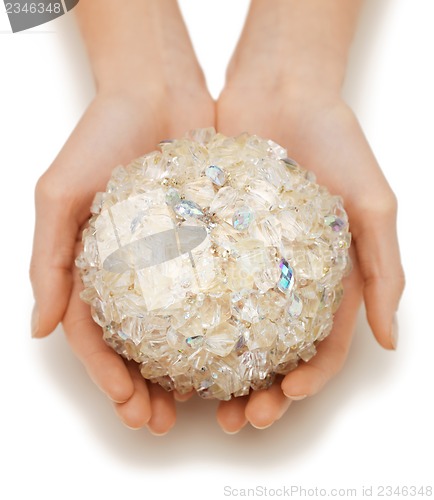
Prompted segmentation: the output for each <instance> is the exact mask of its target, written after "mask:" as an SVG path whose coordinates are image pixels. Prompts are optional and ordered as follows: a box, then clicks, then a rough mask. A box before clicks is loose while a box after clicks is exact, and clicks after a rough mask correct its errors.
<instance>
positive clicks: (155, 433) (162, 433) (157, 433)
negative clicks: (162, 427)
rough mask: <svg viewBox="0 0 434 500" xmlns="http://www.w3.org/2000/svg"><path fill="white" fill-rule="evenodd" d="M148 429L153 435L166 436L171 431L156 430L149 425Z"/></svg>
mask: <svg viewBox="0 0 434 500" xmlns="http://www.w3.org/2000/svg"><path fill="white" fill-rule="evenodd" d="M148 431H149V432H150V433H151V434H152V435H153V436H158V437H160V436H165V435H166V434H167V433H168V432H169V431H166V432H155V431H152V430H151V429H150V428H149V427H148Z"/></svg>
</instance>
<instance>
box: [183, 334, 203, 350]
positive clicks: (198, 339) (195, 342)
mask: <svg viewBox="0 0 434 500" xmlns="http://www.w3.org/2000/svg"><path fill="white" fill-rule="evenodd" d="M185 342H186V344H187V345H188V346H189V347H191V348H192V349H197V348H198V347H201V345H202V344H203V336H202V335H194V336H193V337H188V338H186V339H185Z"/></svg>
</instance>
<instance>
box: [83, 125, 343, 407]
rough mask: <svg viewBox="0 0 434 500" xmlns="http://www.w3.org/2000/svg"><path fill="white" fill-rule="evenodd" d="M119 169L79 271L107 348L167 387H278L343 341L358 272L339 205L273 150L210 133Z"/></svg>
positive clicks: (244, 390) (223, 393)
mask: <svg viewBox="0 0 434 500" xmlns="http://www.w3.org/2000/svg"><path fill="white" fill-rule="evenodd" d="M159 148H160V149H159V150H158V151H154V152H152V153H149V154H146V155H145V156H142V157H140V158H138V159H136V160H134V161H133V162H132V163H131V164H129V165H128V166H127V167H122V166H119V167H117V168H116V169H115V170H114V171H113V174H112V177H111V179H110V181H109V183H108V185H107V190H106V192H104V193H98V194H97V195H96V197H95V200H94V202H93V205H92V207H91V212H92V216H91V218H90V221H89V225H88V227H87V228H86V229H85V230H84V232H83V244H84V250H83V251H82V253H81V254H80V255H79V256H78V258H77V260H76V265H77V266H78V268H79V271H80V275H81V278H82V281H83V284H84V290H83V292H82V293H81V297H82V299H83V300H84V301H85V302H87V303H88V304H90V307H91V312H92V316H93V318H94V320H95V321H96V323H98V324H99V325H100V326H101V327H102V330H103V338H104V340H105V341H106V342H107V344H108V345H110V346H111V347H112V348H113V349H114V350H115V351H116V352H118V353H119V354H120V355H122V356H124V357H125V358H127V359H129V360H131V359H132V360H134V361H136V362H137V363H139V364H140V371H141V373H142V375H143V377H144V378H146V379H149V380H151V381H152V382H157V383H159V384H160V385H161V386H163V387H164V388H165V389H167V390H173V389H176V390H177V391H179V392H180V393H187V392H189V391H191V390H192V389H195V390H196V391H197V393H198V394H199V395H200V396H202V397H204V398H217V399H222V400H228V399H230V398H231V397H232V396H243V395H246V394H248V393H249V391H250V390H251V389H253V390H256V389H264V388H267V387H269V386H270V385H271V383H272V382H273V380H274V377H275V376H276V375H277V374H282V375H284V374H287V373H288V372H289V371H290V370H292V369H294V368H295V367H296V366H297V364H298V363H299V361H300V360H302V361H303V362H308V361H309V360H310V359H311V358H312V356H314V355H315V353H316V348H315V345H316V344H317V343H318V342H319V341H321V340H322V339H324V338H325V337H326V336H327V335H328V334H329V333H330V331H331V328H332V324H333V315H334V313H335V312H336V310H337V308H338V306H339V303H340V301H341V298H342V294H343V288H342V278H343V276H344V275H345V274H347V273H348V272H349V269H350V259H349V255H348V248H349V246H350V241H351V235H350V233H349V231H348V218H347V215H346V213H345V211H344V208H343V205H342V200H341V198H340V197H339V196H332V195H331V194H330V193H329V192H328V190H327V189H326V188H325V187H323V186H320V185H318V184H317V183H316V182H315V176H314V175H313V174H312V173H311V172H308V171H306V170H304V169H303V168H301V167H300V166H299V165H298V164H297V163H296V162H295V161H294V160H292V159H290V158H288V156H287V152H286V150H285V149H284V148H283V147H281V146H279V145H278V144H276V143H275V142H273V141H271V140H266V139H262V138H260V137H258V136H255V135H248V134H242V135H240V136H238V137H226V136H224V135H223V134H220V133H216V132H215V130H214V129H199V130H195V131H192V132H190V133H188V134H187V135H186V136H185V137H184V138H182V139H177V140H167V141H163V142H161V143H160V144H159Z"/></svg>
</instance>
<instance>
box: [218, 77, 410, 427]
mask: <svg viewBox="0 0 434 500" xmlns="http://www.w3.org/2000/svg"><path fill="white" fill-rule="evenodd" d="M256 81H257V79H255V78H253V75H252V76H251V78H248V77H247V78H242V79H240V80H238V82H237V83H235V84H230V83H229V84H228V85H227V87H226V88H225V90H224V91H223V92H222V94H221V96H220V99H219V101H218V103H217V116H218V122H217V127H218V130H219V131H221V132H223V133H225V134H228V135H237V134H239V133H242V132H249V133H255V134H257V135H260V136H263V137H266V138H270V139H272V140H274V141H275V142H277V143H279V144H281V145H283V146H284V147H286V148H287V150H288V155H289V156H291V157H292V158H294V159H295V160H296V161H298V162H299V163H300V164H301V165H302V166H304V167H305V168H307V169H308V170H311V171H313V172H314V173H315V174H316V176H317V180H318V182H319V183H321V184H324V185H326V186H327V187H328V188H329V190H330V191H331V193H333V194H340V195H341V196H342V197H343V199H344V204H345V207H346V210H347V212H348V215H349V220H350V230H351V232H352V236H353V245H352V249H351V250H352V261H353V271H352V273H351V274H350V276H348V277H347V278H346V279H345V280H344V289H345V293H344V299H343V302H342V304H341V306H340V309H339V310H338V312H337V314H336V315H335V321H334V327H333V331H332V333H331V334H330V336H329V337H328V338H327V339H326V340H324V341H323V342H321V344H319V345H318V353H317V355H316V356H315V357H314V358H313V359H312V360H311V361H309V362H308V363H303V362H302V363H301V364H300V365H299V367H298V368H297V369H295V370H294V371H292V372H290V373H289V374H288V375H286V376H285V377H284V378H283V380H278V381H276V382H275V384H274V385H273V386H272V387H271V388H270V389H268V390H263V391H258V392H253V393H252V394H251V395H250V397H246V398H238V399H233V400H231V401H228V402H222V403H221V404H220V406H219V410H218V421H219V423H220V425H221V426H222V428H223V429H224V430H226V431H227V432H236V431H237V430H239V429H240V428H241V427H243V426H244V425H245V424H246V423H247V422H250V424H251V425H253V426H254V427H257V428H265V427H268V426H269V425H271V424H272V423H273V422H274V421H276V420H278V419H279V418H280V417H281V416H282V415H283V414H284V413H285V411H286V410H287V408H288V407H289V405H290V404H291V402H292V401H296V400H300V399H303V398H305V397H307V396H312V395H313V394H315V393H317V392H318V391H319V390H320V389H321V388H322V387H323V386H324V385H325V384H326V383H327V382H328V381H329V380H330V379H331V377H332V376H333V375H335V374H336V373H337V372H338V371H339V370H340V369H341V367H342V366H343V364H344V362H345V359H346V357H347V354H348V350H349V347H350V343H351V339H352V335H353V332H354V328H355V322H356V317H357V313H358V310H359V306H360V303H361V300H362V296H363V298H364V302H365V305H366V310H367V317H368V322H369V324H370V326H371V328H372V331H373V333H374V335H375V337H376V339H377V341H378V342H379V343H380V345H381V346H383V347H384V348H386V349H395V348H396V344H397V323H396V311H397V308H398V302H399V299H400V296H401V293H402V291H403V288H404V273H403V269H402V266H401V261H400V255H399V247H398V240H397V233H396V214H397V202H396V198H395V196H394V194H393V192H392V190H391V188H390V186H389V185H388V183H387V181H386V179H385V177H384V175H383V173H382V172H381V170H380V168H379V165H378V163H377V161H376V159H375V157H374V155H373V153H372V151H371V149H370V147H369V145H368V142H367V140H366V138H365V136H364V134H363V132H362V130H361V128H360V125H359V124H358V122H357V119H356V118H355V116H354V113H353V112H352V111H351V109H350V108H349V107H348V106H347V105H346V104H345V102H344V101H343V100H342V99H341V98H340V97H339V95H338V94H334V93H330V92H328V91H324V89H322V88H321V86H320V85H318V86H317V87H316V86H314V85H313V86H311V87H309V86H299V85H294V84H293V83H292V82H291V83H286V82H284V83H278V82H274V83H273V84H270V85H262V84H259V85H258V84H255V82H256Z"/></svg>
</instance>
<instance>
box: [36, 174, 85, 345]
mask: <svg viewBox="0 0 434 500" xmlns="http://www.w3.org/2000/svg"><path fill="white" fill-rule="evenodd" d="M35 198H36V221H35V234H34V240H33V254H32V259H31V264H30V279H31V282H32V287H33V293H34V296H35V307H34V311H33V317H32V335H33V336H34V337H44V336H46V335H48V334H49V333H51V332H52V331H53V330H54V329H55V328H56V326H57V325H58V323H59V322H60V321H61V319H62V317H63V315H64V313H65V310H66V306H67V304H68V299H69V295H70V292H71V285H72V277H71V267H72V262H73V259H74V247H75V240H76V234H77V230H78V225H77V223H76V222H75V220H74V216H73V213H72V212H73V207H72V206H71V205H70V204H69V205H68V203H67V201H66V197H64V196H62V192H61V191H60V190H59V191H57V190H56V188H55V186H54V184H53V183H51V182H50V177H42V178H41V179H40V181H39V182H38V185H37V187H36V193H35Z"/></svg>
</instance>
